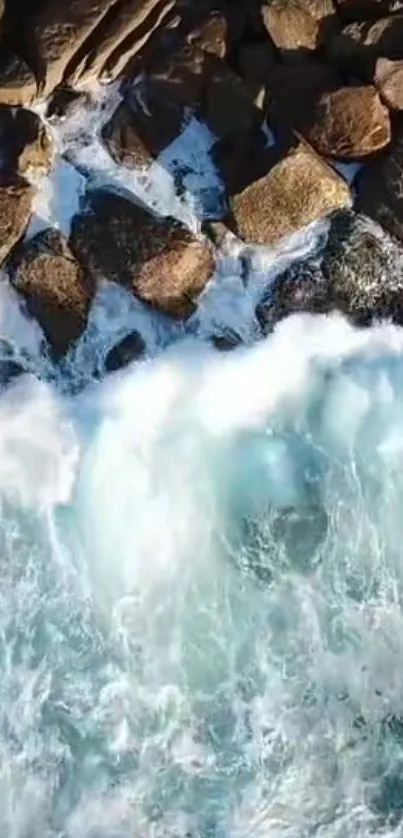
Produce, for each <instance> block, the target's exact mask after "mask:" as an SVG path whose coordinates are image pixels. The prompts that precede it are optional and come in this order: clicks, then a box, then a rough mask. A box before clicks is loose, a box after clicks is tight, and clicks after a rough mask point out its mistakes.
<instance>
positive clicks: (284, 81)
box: [266, 59, 343, 131]
mask: <svg viewBox="0 0 403 838" xmlns="http://www.w3.org/2000/svg"><path fill="white" fill-rule="evenodd" d="M342 84H343V82H342V77H341V75H340V73H339V71H338V70H337V68H336V67H333V66H332V65H331V64H329V63H325V62H324V61H320V60H317V59H312V60H310V61H301V62H299V63H298V64H278V65H276V66H275V67H273V69H272V71H271V72H270V74H269V76H268V78H267V79H266V89H267V99H268V115H269V120H270V123H277V124H278V125H283V126H287V127H288V128H297V129H298V130H300V131H303V129H304V126H306V125H307V124H309V121H310V119H312V115H313V113H314V111H315V106H316V103H317V101H318V99H319V98H320V96H322V95H323V94H325V93H327V92H329V91H333V90H337V89H338V88H339V87H341V85H342Z"/></svg>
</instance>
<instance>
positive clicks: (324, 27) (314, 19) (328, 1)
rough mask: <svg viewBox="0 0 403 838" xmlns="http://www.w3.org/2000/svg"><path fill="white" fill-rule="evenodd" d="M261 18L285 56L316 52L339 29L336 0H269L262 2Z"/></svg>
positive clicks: (298, 56)
mask: <svg viewBox="0 0 403 838" xmlns="http://www.w3.org/2000/svg"><path fill="white" fill-rule="evenodd" d="M262 18H263V23H264V26H265V27H266V29H267V31H268V33H269V35H270V37H271V38H272V40H273V41H274V43H275V45H276V46H277V47H278V49H280V50H281V51H282V53H283V55H284V57H286V58H287V57H288V58H293V57H296V58H301V55H302V54H303V53H309V52H313V51H314V50H316V49H317V48H318V47H320V46H322V44H323V42H324V40H325V39H326V37H327V36H328V34H329V32H331V31H332V30H334V28H335V27H336V28H337V15H336V10H335V7H334V4H333V0H293V2H290V0H269V2H265V3H264V4H263V5H262Z"/></svg>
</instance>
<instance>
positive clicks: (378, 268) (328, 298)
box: [256, 211, 403, 334]
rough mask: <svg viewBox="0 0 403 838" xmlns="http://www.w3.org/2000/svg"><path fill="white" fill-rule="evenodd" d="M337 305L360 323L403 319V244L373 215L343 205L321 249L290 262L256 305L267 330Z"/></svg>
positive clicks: (335, 307) (264, 329)
mask: <svg viewBox="0 0 403 838" xmlns="http://www.w3.org/2000/svg"><path fill="white" fill-rule="evenodd" d="M335 309H336V310H338V311H340V312H342V313H343V314H345V315H346V316H348V317H349V318H350V319H351V320H352V321H353V322H354V323H355V324H356V325H357V326H366V325H370V324H371V323H372V322H373V321H374V320H377V319H381V318H391V319H393V320H394V321H395V322H397V323H403V249H402V248H401V247H400V246H399V245H398V243H397V242H395V241H394V240H393V239H391V238H390V236H388V234H387V233H384V231H383V230H382V229H381V228H380V227H379V226H378V225H377V224H374V222H372V221H371V220H370V219H368V218H366V217H365V216H363V215H359V214H355V213H354V212H346V211H342V212H340V213H336V214H335V216H334V217H333V219H332V224H331V228H330V233H329V237H328V241H327V244H326V246H325V249H324V251H323V253H322V254H320V256H319V257H318V258H316V259H310V260H306V261H303V262H299V263H296V264H294V265H292V266H291V267H290V268H289V269H288V270H287V271H286V272H285V273H284V274H283V275H281V276H280V277H278V278H277V279H276V281H275V283H274V286H273V287H272V289H271V294H270V297H268V298H267V299H266V300H263V301H262V303H261V304H260V305H259V306H258V309H257V312H256V314H257V318H258V320H259V323H260V325H261V328H262V330H263V332H264V334H267V333H268V332H270V331H271V330H272V329H273V328H274V326H275V324H276V323H277V322H278V321H279V320H281V319H282V318H284V317H287V316H288V315H290V314H293V313H296V312H303V311H305V312H310V313H315V314H326V313H329V312H331V311H333V310H335Z"/></svg>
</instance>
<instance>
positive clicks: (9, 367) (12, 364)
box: [0, 358, 25, 387]
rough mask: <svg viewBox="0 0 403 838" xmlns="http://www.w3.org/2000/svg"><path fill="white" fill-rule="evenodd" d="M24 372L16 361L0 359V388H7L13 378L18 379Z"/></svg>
mask: <svg viewBox="0 0 403 838" xmlns="http://www.w3.org/2000/svg"><path fill="white" fill-rule="evenodd" d="M24 372H25V370H24V368H23V367H22V366H21V364H19V363H18V361H11V360H10V359H9V358H0V387H7V386H8V385H9V384H10V383H11V382H12V381H13V380H14V378H18V376H19V375H23V374H24Z"/></svg>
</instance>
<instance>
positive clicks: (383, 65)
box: [374, 58, 403, 111]
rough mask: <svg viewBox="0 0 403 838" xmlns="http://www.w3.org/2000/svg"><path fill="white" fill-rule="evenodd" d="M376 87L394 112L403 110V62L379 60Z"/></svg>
mask: <svg viewBox="0 0 403 838" xmlns="http://www.w3.org/2000/svg"><path fill="white" fill-rule="evenodd" d="M374 81H375V85H376V87H377V88H378V91H379V95H380V97H381V99H383V101H384V102H385V104H386V105H387V106H388V108H390V109H391V110H394V111H402V110H403V61H389V60H388V59H387V58H378V61H377V62H376V67H375V80H374Z"/></svg>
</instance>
